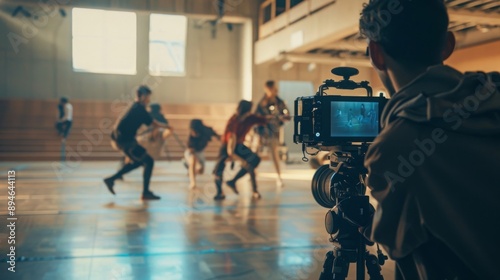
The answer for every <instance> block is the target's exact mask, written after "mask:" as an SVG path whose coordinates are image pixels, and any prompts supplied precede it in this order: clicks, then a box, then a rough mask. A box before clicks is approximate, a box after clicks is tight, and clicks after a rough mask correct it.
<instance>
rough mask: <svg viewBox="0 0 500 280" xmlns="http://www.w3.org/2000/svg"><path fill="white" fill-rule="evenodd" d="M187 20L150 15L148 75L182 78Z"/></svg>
mask: <svg viewBox="0 0 500 280" xmlns="http://www.w3.org/2000/svg"><path fill="white" fill-rule="evenodd" d="M186 32H187V18H186V17H185V16H177V15H160V14H151V17H150V24H149V73H150V74H151V75H153V76H184V75H185V56H186Z"/></svg>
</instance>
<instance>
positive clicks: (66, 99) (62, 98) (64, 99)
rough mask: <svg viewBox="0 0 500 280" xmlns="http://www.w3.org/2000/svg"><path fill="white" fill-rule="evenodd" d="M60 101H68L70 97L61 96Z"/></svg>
mask: <svg viewBox="0 0 500 280" xmlns="http://www.w3.org/2000/svg"><path fill="white" fill-rule="evenodd" d="M59 102H60V103H68V98H67V97H61V98H60V99H59Z"/></svg>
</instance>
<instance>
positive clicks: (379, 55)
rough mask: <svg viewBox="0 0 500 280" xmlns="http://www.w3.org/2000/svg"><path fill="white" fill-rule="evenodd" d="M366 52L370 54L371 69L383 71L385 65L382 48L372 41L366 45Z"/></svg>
mask: <svg viewBox="0 0 500 280" xmlns="http://www.w3.org/2000/svg"><path fill="white" fill-rule="evenodd" d="M368 51H369V52H370V60H371V62H372V65H373V67H375V69H377V70H379V71H385V70H386V68H387V65H386V64H385V57H384V51H383V50H382V47H381V46H380V45H379V44H378V43H375V42H373V41H370V42H369V43H368Z"/></svg>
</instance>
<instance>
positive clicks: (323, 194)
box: [311, 165, 335, 209]
mask: <svg viewBox="0 0 500 280" xmlns="http://www.w3.org/2000/svg"><path fill="white" fill-rule="evenodd" d="M334 174H335V172H334V171H333V170H331V169H330V166H329V165H323V166H321V167H320V168H318V170H316V173H314V176H313V179H312V183H311V191H312V194H313V197H314V199H315V200H316V202H317V203H318V204H319V205H321V206H323V207H325V208H329V209H331V208H333V207H334V206H335V195H334V194H333V193H330V184H331V179H332V176H333V175H334Z"/></svg>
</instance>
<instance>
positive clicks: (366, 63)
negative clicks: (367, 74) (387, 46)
mask: <svg viewBox="0 0 500 280" xmlns="http://www.w3.org/2000/svg"><path fill="white" fill-rule="evenodd" d="M278 61H289V62H293V63H316V64H330V65H345V66H355V67H371V63H370V60H369V59H368V58H355V57H350V58H339V57H333V56H329V55H321V54H304V53H283V54H281V55H280V56H279V58H278Z"/></svg>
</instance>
